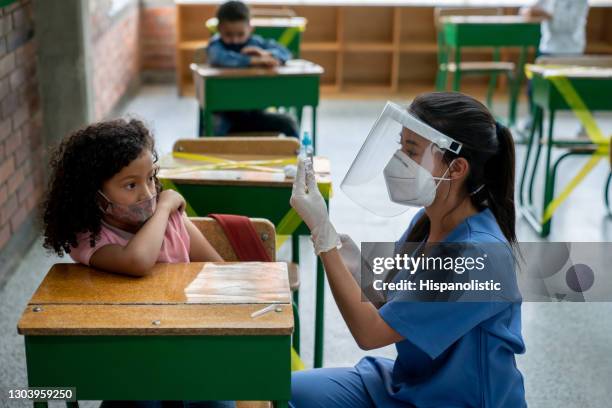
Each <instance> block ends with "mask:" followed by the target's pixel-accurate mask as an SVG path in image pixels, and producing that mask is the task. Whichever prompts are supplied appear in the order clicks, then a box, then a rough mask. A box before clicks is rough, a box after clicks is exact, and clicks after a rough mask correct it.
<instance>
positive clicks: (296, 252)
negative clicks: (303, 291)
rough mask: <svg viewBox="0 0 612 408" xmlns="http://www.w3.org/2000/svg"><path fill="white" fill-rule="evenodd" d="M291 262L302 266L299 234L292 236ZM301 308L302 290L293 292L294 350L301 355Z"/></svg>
mask: <svg viewBox="0 0 612 408" xmlns="http://www.w3.org/2000/svg"><path fill="white" fill-rule="evenodd" d="M291 261H292V262H293V263H295V264H297V265H298V266H299V264H300V236H299V235H298V234H293V235H291ZM299 306H300V290H299V289H298V290H296V291H295V292H293V307H294V314H295V329H294V331H293V348H294V349H295V351H296V353H298V354H300V321H299Z"/></svg>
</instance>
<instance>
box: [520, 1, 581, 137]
mask: <svg viewBox="0 0 612 408" xmlns="http://www.w3.org/2000/svg"><path fill="white" fill-rule="evenodd" d="M520 12H521V15H523V16H525V17H528V18H543V19H544V21H543V22H542V25H541V33H542V36H541V39H540V46H539V49H538V55H550V56H555V55H556V56H567V55H576V56H578V55H581V54H583V53H584V49H585V47H586V24H587V17H588V14H589V2H588V0H537V1H536V2H535V3H534V4H533V5H532V6H529V7H523V8H522V9H521V11H520ZM527 95H528V101H529V116H528V118H527V119H526V120H525V121H524V122H523V123H522V124H520V125H519V127H518V130H519V132H521V133H523V134H525V133H526V132H527V131H528V130H529V129H530V128H531V126H532V125H533V118H532V117H531V111H532V109H533V106H532V101H531V98H532V95H531V83H528V85H527ZM579 133H584V129H581V130H580V131H579Z"/></svg>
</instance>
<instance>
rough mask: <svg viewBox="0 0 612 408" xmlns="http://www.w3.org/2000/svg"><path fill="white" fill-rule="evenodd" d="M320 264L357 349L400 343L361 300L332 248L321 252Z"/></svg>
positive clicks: (373, 308)
mask: <svg viewBox="0 0 612 408" xmlns="http://www.w3.org/2000/svg"><path fill="white" fill-rule="evenodd" d="M321 260H322V261H323V265H324V266H325V271H326V272H327V279H328V280H329V286H330V288H331V291H332V294H333V295H334V299H335V300H336V304H337V305H338V309H340V313H341V314H342V317H343V318H344V321H345V322H346V325H347V326H348V328H349V330H350V331H351V334H352V335H353V337H354V338H355V341H356V342H357V344H358V345H359V347H360V348H361V349H363V350H371V349H375V348H379V347H384V346H387V345H389V344H393V343H397V342H400V341H402V340H404V337H402V335H401V334H399V333H398V332H396V331H395V330H394V329H393V328H392V327H391V326H389V325H388V324H387V322H385V321H384V320H383V318H382V317H381V316H380V314H379V313H378V310H377V309H376V307H375V306H374V305H373V304H372V303H370V302H368V301H364V300H362V297H361V288H360V287H359V285H358V284H357V282H356V281H355V279H354V278H353V276H352V275H351V272H350V271H349V270H348V268H347V267H346V266H345V265H344V262H343V260H342V258H341V256H340V253H339V252H338V250H337V249H336V248H333V249H332V250H330V251H328V252H322V253H321Z"/></svg>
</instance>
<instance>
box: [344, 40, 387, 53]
mask: <svg viewBox="0 0 612 408" xmlns="http://www.w3.org/2000/svg"><path fill="white" fill-rule="evenodd" d="M343 51H347V52H393V51H395V46H394V45H393V44H391V43H379V42H360V43H346V44H345V45H344V47H343Z"/></svg>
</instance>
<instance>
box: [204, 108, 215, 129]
mask: <svg viewBox="0 0 612 408" xmlns="http://www.w3.org/2000/svg"><path fill="white" fill-rule="evenodd" d="M204 122H205V123H204V126H205V128H206V131H205V132H204V136H212V134H213V115H212V112H211V111H210V109H204Z"/></svg>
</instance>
